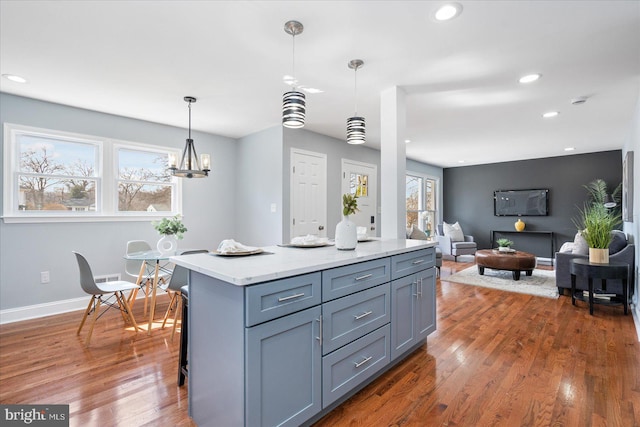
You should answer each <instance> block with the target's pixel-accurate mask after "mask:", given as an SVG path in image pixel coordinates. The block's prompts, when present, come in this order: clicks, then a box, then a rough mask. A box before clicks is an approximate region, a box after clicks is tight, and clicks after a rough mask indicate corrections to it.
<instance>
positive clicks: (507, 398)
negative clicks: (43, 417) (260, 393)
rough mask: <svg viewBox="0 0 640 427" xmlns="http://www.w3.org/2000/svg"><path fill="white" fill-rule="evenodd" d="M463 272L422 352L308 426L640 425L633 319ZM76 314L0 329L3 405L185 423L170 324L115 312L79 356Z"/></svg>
mask: <svg viewBox="0 0 640 427" xmlns="http://www.w3.org/2000/svg"><path fill="white" fill-rule="evenodd" d="M470 265H472V264H469V263H465V262H457V263H454V262H452V261H445V262H444V264H443V267H442V280H441V281H438V286H437V298H438V303H437V306H438V329H437V331H436V332H435V333H433V334H432V335H431V336H429V338H428V340H427V345H426V346H423V347H421V348H420V349H419V350H417V351H415V352H414V353H413V354H411V355H410V356H409V357H408V358H407V359H406V360H405V361H404V362H403V363H401V364H400V365H398V366H396V367H395V368H393V369H392V370H390V371H389V372H387V373H385V374H384V375H383V376H381V377H380V378H378V379H377V380H376V381H374V382H373V383H371V384H370V385H369V386H367V387H366V388H364V389H363V390H361V391H360V392H359V393H358V394H356V395H355V396H353V397H352V398H351V399H349V400H348V401H346V402H345V403H344V404H343V405H341V406H340V407H338V408H337V409H336V410H334V411H333V412H332V413H330V414H328V415H327V416H325V417H324V418H323V419H321V420H320V421H319V422H317V423H316V424H315V427H328V426H332V427H333V426H616V427H618V426H624V427H626V426H629V427H638V426H640V343H639V342H638V338H637V334H636V331H635V328H634V325H633V319H632V317H631V315H628V316H624V315H623V314H622V309H621V308H619V307H604V306H597V307H596V309H595V312H594V316H590V315H589V310H588V308H587V307H586V306H585V305H583V303H580V302H578V304H579V305H578V306H576V307H573V306H572V305H571V300H570V298H568V297H560V299H558V300H551V299H546V298H540V297H533V296H528V295H521V294H515V293H508V292H501V291H496V290H491V289H486V288H479V287H474V286H467V285H461V284H457V283H449V282H447V281H446V276H448V275H449V274H452V273H454V272H456V271H459V270H462V269H464V268H466V267H468V266H470ZM167 302H168V299H166V298H161V299H160V302H159V306H158V310H157V313H158V315H157V318H159V317H160V315H161V314H162V313H164V310H165V308H166V304H167ZM141 310H142V304H136V307H135V309H134V312H135V314H136V318H137V319H138V320H142V319H143V315H142V312H141ZM81 316H82V312H80V311H78V312H74V313H66V314H62V315H57V316H51V317H47V318H43V319H35V320H28V321H24V322H17V323H12V324H7V325H0V402H1V403H3V404H6V403H25V404H29V403H30V404H69V405H70V415H71V423H70V424H71V425H72V426H127V427H129V426H195V423H194V422H193V421H192V420H191V419H190V418H189V417H188V415H187V388H186V386H185V387H178V386H177V385H176V378H177V363H178V362H177V357H178V341H179V336H178V334H176V337H175V339H174V341H173V342H172V341H171V340H170V336H171V327H170V326H168V327H167V328H165V329H164V330H162V329H159V327H160V322H156V323H154V328H155V329H154V331H153V335H152V336H151V337H149V336H147V334H146V333H144V332H139V333H138V334H135V333H134V332H133V331H132V329H130V328H127V329H125V328H123V323H122V318H121V317H120V315H119V314H118V313H117V312H115V311H112V312H111V313H110V314H107V315H105V316H104V317H103V318H101V319H99V320H98V323H97V325H96V329H95V331H94V333H93V338H92V342H91V346H90V347H89V348H88V349H85V348H84V347H83V338H84V331H83V333H82V334H81V335H80V336H79V337H78V336H76V334H75V330H76V328H77V326H78V323H79V321H80V318H81ZM85 328H86V327H85ZM187 381H188V380H187ZM221 427H226V426H221Z"/></svg>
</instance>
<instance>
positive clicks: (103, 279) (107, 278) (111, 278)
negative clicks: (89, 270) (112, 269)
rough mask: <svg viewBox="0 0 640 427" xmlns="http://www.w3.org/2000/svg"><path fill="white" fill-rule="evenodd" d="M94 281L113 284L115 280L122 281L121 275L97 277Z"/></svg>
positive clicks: (113, 274)
mask: <svg viewBox="0 0 640 427" xmlns="http://www.w3.org/2000/svg"><path fill="white" fill-rule="evenodd" d="M94 279H95V281H96V283H104V282H113V281H114V280H120V273H111V274H103V275H101V276H95V277H94Z"/></svg>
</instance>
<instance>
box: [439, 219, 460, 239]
mask: <svg viewBox="0 0 640 427" xmlns="http://www.w3.org/2000/svg"><path fill="white" fill-rule="evenodd" d="M442 231H443V232H444V235H445V236H447V237H449V238H450V239H451V241H452V242H464V233H463V232H462V227H460V224H458V222H457V221H456V223H455V224H447V223H446V222H444V221H443V222H442Z"/></svg>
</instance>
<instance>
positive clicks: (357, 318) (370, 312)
mask: <svg viewBox="0 0 640 427" xmlns="http://www.w3.org/2000/svg"><path fill="white" fill-rule="evenodd" d="M372 313H373V311H366V312H364V313H362V314H360V315H355V316H353V317H354V318H355V319H356V320H360V319H362V318H363V317H367V316H368V315H370V314H372Z"/></svg>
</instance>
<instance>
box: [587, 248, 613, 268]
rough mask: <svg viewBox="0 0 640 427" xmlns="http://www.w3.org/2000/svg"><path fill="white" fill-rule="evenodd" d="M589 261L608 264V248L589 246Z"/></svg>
mask: <svg viewBox="0 0 640 427" xmlns="http://www.w3.org/2000/svg"><path fill="white" fill-rule="evenodd" d="M589 262H591V263H594V264H609V248H606V249H599V248H589Z"/></svg>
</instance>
